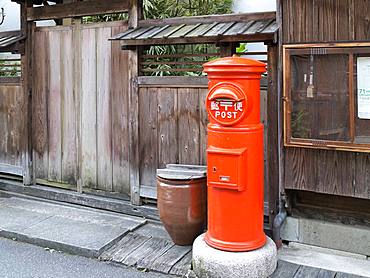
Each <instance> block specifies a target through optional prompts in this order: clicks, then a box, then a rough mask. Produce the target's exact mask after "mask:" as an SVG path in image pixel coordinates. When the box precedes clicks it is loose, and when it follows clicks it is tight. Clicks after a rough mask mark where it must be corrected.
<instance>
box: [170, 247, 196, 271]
mask: <svg viewBox="0 0 370 278" xmlns="http://www.w3.org/2000/svg"><path fill="white" fill-rule="evenodd" d="M191 260H192V252H189V253H187V254H186V255H185V256H184V257H183V258H182V259H181V260H180V261H178V262H177V263H176V264H175V265H174V266H173V267H172V268H171V270H170V274H173V275H178V276H185V275H186V274H187V273H188V272H189V271H190V268H191Z"/></svg>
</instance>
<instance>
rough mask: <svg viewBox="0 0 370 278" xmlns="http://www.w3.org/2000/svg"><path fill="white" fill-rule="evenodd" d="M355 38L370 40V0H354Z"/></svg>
mask: <svg viewBox="0 0 370 278" xmlns="http://www.w3.org/2000/svg"><path fill="white" fill-rule="evenodd" d="M354 8H355V10H354V31H355V40H360V41H364V40H370V20H369V14H370V0H354Z"/></svg>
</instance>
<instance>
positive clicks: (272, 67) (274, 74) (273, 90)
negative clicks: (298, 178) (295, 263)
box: [266, 45, 280, 229]
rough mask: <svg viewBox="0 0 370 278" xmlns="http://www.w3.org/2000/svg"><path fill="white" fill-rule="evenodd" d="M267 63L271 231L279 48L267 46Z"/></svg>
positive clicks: (276, 165)
mask: <svg viewBox="0 0 370 278" xmlns="http://www.w3.org/2000/svg"><path fill="white" fill-rule="evenodd" d="M267 50H268V51H267V52H268V63H267V67H268V68H267V70H268V74H267V78H268V83H267V129H268V130H267V142H266V144H267V147H268V152H267V173H266V175H267V186H268V202H269V213H268V216H269V226H270V228H271V229H272V226H273V222H274V219H275V216H276V214H277V213H278V212H279V211H278V203H279V154H278V151H279V140H278V120H279V109H278V102H279V101H280V100H279V96H278V63H279V46H278V45H268V48H267Z"/></svg>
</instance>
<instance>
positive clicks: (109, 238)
mask: <svg viewBox="0 0 370 278" xmlns="http://www.w3.org/2000/svg"><path fill="white" fill-rule="evenodd" d="M0 236H2V237H7V238H11V239H17V240H19V241H23V242H27V243H32V244H35V245H39V246H42V247H47V248H48V250H50V249H55V250H58V251H63V252H65V253H70V254H76V255H80V256H85V257H90V258H95V259H96V258H98V259H99V260H101V261H105V262H108V263H109V264H114V265H120V266H122V267H124V268H127V267H135V268H138V269H139V270H142V271H151V272H157V273H163V274H167V275H170V276H172V275H175V276H183V277H184V276H186V277H193V276H194V275H193V273H192V271H191V259H192V254H191V247H182V246H177V245H175V244H174V243H173V242H172V241H171V239H170V238H169V236H168V234H167V232H166V231H165V230H164V228H163V226H162V225H161V224H160V223H159V222H155V221H148V220H146V219H144V218H138V217H133V216H128V215H124V214H118V213H111V212H107V211H102V210H96V209H91V208H87V207H82V206H77V205H70V204H67V203H57V202H53V201H45V200H42V199H36V198H24V196H23V197H22V196H20V195H17V194H14V193H9V192H4V191H1V190H0ZM76 258H80V257H76ZM15 260H16V258H15ZM94 261H96V260H94ZM101 263H103V262H101ZM103 264H104V263H103ZM0 269H1V268H0ZM153 275H154V274H153ZM1 277H12V276H1ZM14 277H22V276H14ZM37 277H38V276H37ZM40 277H43V276H40ZM50 277H51V276H50ZM55 277H58V276H55ZM76 277H77V276H76ZM107 277H110V276H107ZM112 277H113V276H112ZM123 277H125V276H123ZM127 277H130V276H127ZM138 277H139V276H138ZM148 277H149V276H148ZM153 277H155V276H153ZM158 277H159V276H158ZM272 277H284V278H285V277H286V278H293V277H294V278H298V277H333V278H334V277H338V278H339V277H341V278H345V277H351V278H354V277H358V276H351V275H348V274H344V273H337V272H335V271H329V270H324V269H320V268H314V267H309V266H301V265H299V264H294V263H288V262H285V261H282V260H281V261H279V263H278V268H277V270H276V272H275V273H274V274H273V276H272Z"/></svg>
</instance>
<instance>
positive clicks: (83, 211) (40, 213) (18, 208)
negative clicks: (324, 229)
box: [0, 193, 146, 257]
mask: <svg viewBox="0 0 370 278" xmlns="http://www.w3.org/2000/svg"><path fill="white" fill-rule="evenodd" d="M145 223H146V220H145V219H141V218H137V217H132V216H126V215H120V214H116V213H109V212H102V211H99V210H95V209H89V208H84V207H78V206H73V205H68V204H58V203H53V202H44V201H41V200H36V199H24V198H19V197H14V196H9V195H7V194H1V193H0V236H2V237H7V238H16V239H18V240H20V241H24V242H28V243H32V244H36V245H39V246H43V247H48V248H53V249H57V250H61V251H64V252H67V253H70V254H77V255H82V256H85V257H98V256H99V255H100V254H101V253H102V252H103V251H104V250H106V249H108V248H110V247H111V246H113V245H114V244H115V243H117V242H118V241H119V240H120V239H121V238H122V237H124V236H125V235H126V234H127V233H128V232H130V231H132V230H134V229H135V228H138V227H140V226H141V225H143V224H145Z"/></svg>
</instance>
